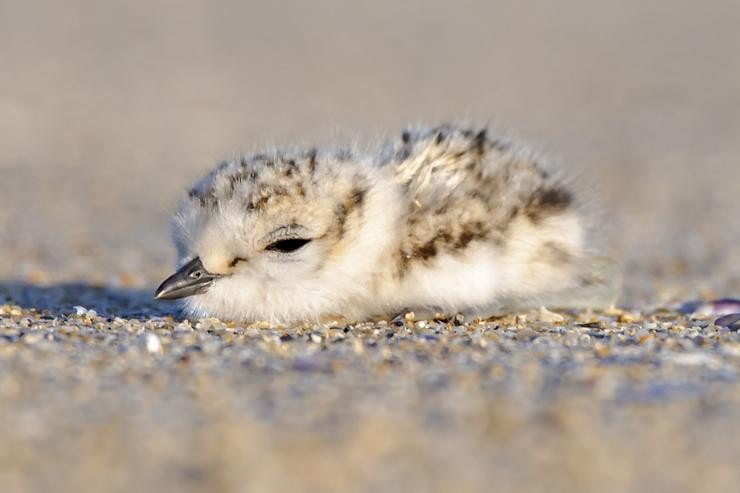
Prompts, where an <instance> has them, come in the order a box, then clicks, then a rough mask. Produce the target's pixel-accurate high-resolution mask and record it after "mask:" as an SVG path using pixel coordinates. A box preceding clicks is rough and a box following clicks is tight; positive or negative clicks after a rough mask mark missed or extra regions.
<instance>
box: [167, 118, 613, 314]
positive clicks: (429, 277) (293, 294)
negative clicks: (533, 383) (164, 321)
mask: <svg viewBox="0 0 740 493" xmlns="http://www.w3.org/2000/svg"><path fill="white" fill-rule="evenodd" d="M541 159H542V158H541V157H539V156H537V155H536V154H534V153H532V152H530V151H528V150H527V149H526V148H523V147H521V146H517V145H514V144H511V143H509V142H508V141H506V140H504V139H500V138H496V137H494V136H490V135H488V133H487V132H486V130H485V129H479V128H465V127H457V126H440V127H435V128H418V129H412V130H407V131H404V132H402V133H401V135H400V136H398V138H396V139H393V140H392V141H390V142H388V143H386V144H385V145H383V146H381V147H379V149H378V150H377V152H360V151H356V150H345V149H342V150H317V149H315V148H309V149H303V150H300V149H299V150H273V151H269V152H265V153H261V154H254V155H250V156H245V157H242V158H241V159H236V160H231V161H227V162H223V163H221V164H220V165H219V166H218V167H217V168H216V169H215V170H213V171H212V172H211V173H210V174H209V175H207V176H206V177H205V178H203V179H202V180H200V181H199V182H197V183H196V184H195V186H194V187H193V188H192V190H190V192H189V193H188V195H187V197H186V198H185V199H184V200H183V202H182V204H181V205H180V207H179V210H178V212H177V214H176V216H175V220H174V228H173V229H174V235H173V236H174V241H175V244H176V247H177V251H178V256H179V265H180V269H179V270H178V271H177V272H176V273H175V274H174V275H172V276H171V277H170V278H168V279H167V280H165V281H164V282H163V283H162V285H161V286H160V287H159V289H158V290H157V292H156V297H157V298H160V299H174V298H184V308H185V311H186V312H187V313H188V314H189V315H190V316H193V317H203V316H214V317H218V318H222V319H227V320H234V321H268V322H271V323H275V324H286V325H287V324H295V323H299V322H302V321H320V320H325V319H328V318H334V317H341V318H342V319H345V320H353V321H356V320H365V319H373V318H388V317H393V316H394V315H397V314H398V313H400V312H402V311H404V310H413V311H414V312H415V313H416V314H417V316H419V317H430V316H433V315H434V314H443V315H452V314H456V313H462V314H464V315H467V316H480V317H488V316H492V315H496V314H501V313H503V312H507V311H512V310H522V309H529V308H536V307H539V306H548V307H555V308H557V307H561V308H586V307H592V308H600V307H605V306H607V305H609V304H611V303H612V302H613V301H614V297H615V294H616V288H615V287H616V276H615V272H614V268H613V266H612V264H611V263H610V262H609V261H607V260H605V259H603V258H601V257H596V256H594V255H595V253H597V252H594V251H593V250H592V246H591V244H592V242H591V231H592V230H593V228H592V224H591V219H590V216H589V214H588V208H587V207H586V206H585V204H583V203H582V201H581V200H580V197H578V196H577V195H575V194H574V192H573V191H572V190H571V189H570V187H568V186H567V185H566V184H564V183H563V182H562V181H560V180H558V179H556V178H555V177H553V175H552V174H551V172H550V171H548V170H547V168H546V167H544V166H542V164H541Z"/></svg>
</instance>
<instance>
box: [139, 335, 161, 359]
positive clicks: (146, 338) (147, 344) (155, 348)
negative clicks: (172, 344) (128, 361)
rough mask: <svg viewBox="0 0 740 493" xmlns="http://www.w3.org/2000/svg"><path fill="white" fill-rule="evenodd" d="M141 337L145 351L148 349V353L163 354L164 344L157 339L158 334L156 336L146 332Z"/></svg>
mask: <svg viewBox="0 0 740 493" xmlns="http://www.w3.org/2000/svg"><path fill="white" fill-rule="evenodd" d="M141 337H142V342H143V345H144V349H146V351H147V352H148V353H151V354H162V352H163V349H162V342H161V341H160V340H159V337H157V334H154V333H153V332H144V333H143V334H142V336H141Z"/></svg>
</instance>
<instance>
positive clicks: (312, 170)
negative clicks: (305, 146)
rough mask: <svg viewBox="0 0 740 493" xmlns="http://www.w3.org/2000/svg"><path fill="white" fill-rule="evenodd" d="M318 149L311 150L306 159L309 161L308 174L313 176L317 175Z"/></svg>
mask: <svg viewBox="0 0 740 493" xmlns="http://www.w3.org/2000/svg"><path fill="white" fill-rule="evenodd" d="M316 154H317V151H316V148H315V147H314V148H311V149H309V151H308V154H307V155H306V158H307V159H308V172H309V174H310V175H311V176H313V175H315V174H316Z"/></svg>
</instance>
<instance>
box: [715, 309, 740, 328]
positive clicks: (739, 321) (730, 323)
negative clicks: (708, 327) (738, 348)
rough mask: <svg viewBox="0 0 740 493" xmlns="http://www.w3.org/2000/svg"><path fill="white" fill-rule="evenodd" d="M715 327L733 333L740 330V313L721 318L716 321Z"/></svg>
mask: <svg viewBox="0 0 740 493" xmlns="http://www.w3.org/2000/svg"><path fill="white" fill-rule="evenodd" d="M714 325H716V326H718V327H725V328H728V329H730V330H731V331H733V332H737V331H738V330H740V313H730V314H728V315H724V316H722V317H719V318H718V319H717V320H715V321H714Z"/></svg>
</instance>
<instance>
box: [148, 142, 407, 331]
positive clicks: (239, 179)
mask: <svg viewBox="0 0 740 493" xmlns="http://www.w3.org/2000/svg"><path fill="white" fill-rule="evenodd" d="M380 173H381V170H379V169H377V168H374V167H372V166H369V165H367V163H363V162H362V161H361V160H359V159H358V158H355V157H354V156H353V155H352V154H351V153H349V152H343V153H334V154H331V155H322V154H319V153H317V152H316V151H315V150H309V151H305V152H293V153H276V152H275V153H270V154H257V155H254V156H251V157H247V158H243V159H241V160H236V161H229V162H225V163H222V164H221V165H219V167H218V168H217V169H215V170H214V171H213V172H212V173H210V174H209V175H208V176H206V177H205V178H203V179H202V180H201V181H199V182H198V183H196V185H195V186H194V187H193V189H192V190H191V191H190V192H189V194H188V196H187V197H186V198H185V199H184V200H183V202H182V204H181V205H180V208H179V210H178V213H177V215H176V217H175V221H174V231H173V236H174V240H175V244H176V247H177V250H178V257H179V266H180V268H179V270H178V271H177V272H176V273H175V274H173V275H172V276H170V277H169V278H168V279H167V280H165V281H164V282H163V283H162V285H161V286H160V287H159V289H158V290H157V292H156V295H155V296H156V297H157V298H158V299H176V298H184V305H185V308H186V310H187V311H188V312H189V313H190V314H191V315H193V316H216V317H219V318H225V319H231V320H268V321H274V322H282V323H291V322H296V321H299V320H302V319H308V318H313V317H314V316H315V315H316V314H317V313H327V312H330V311H331V310H332V307H334V306H341V302H342V301H343V300H345V301H346V300H347V299H350V298H351V297H352V296H353V292H356V290H357V289H359V288H360V287H362V286H363V280H365V278H367V277H368V276H371V275H372V266H373V265H374V263H375V260H376V259H377V258H378V257H379V255H380V254H381V252H382V250H383V247H384V245H386V244H387V243H388V241H389V238H387V236H388V230H389V229H393V228H392V226H391V224H390V223H391V222H392V221H393V220H394V216H396V215H395V214H393V213H392V209H393V205H392V204H393V203H394V200H393V198H392V193H393V192H392V191H390V190H388V189H387V187H384V186H382V183H379V181H382V180H379V176H380V175H379V174H380ZM355 294H356V293H355Z"/></svg>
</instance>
